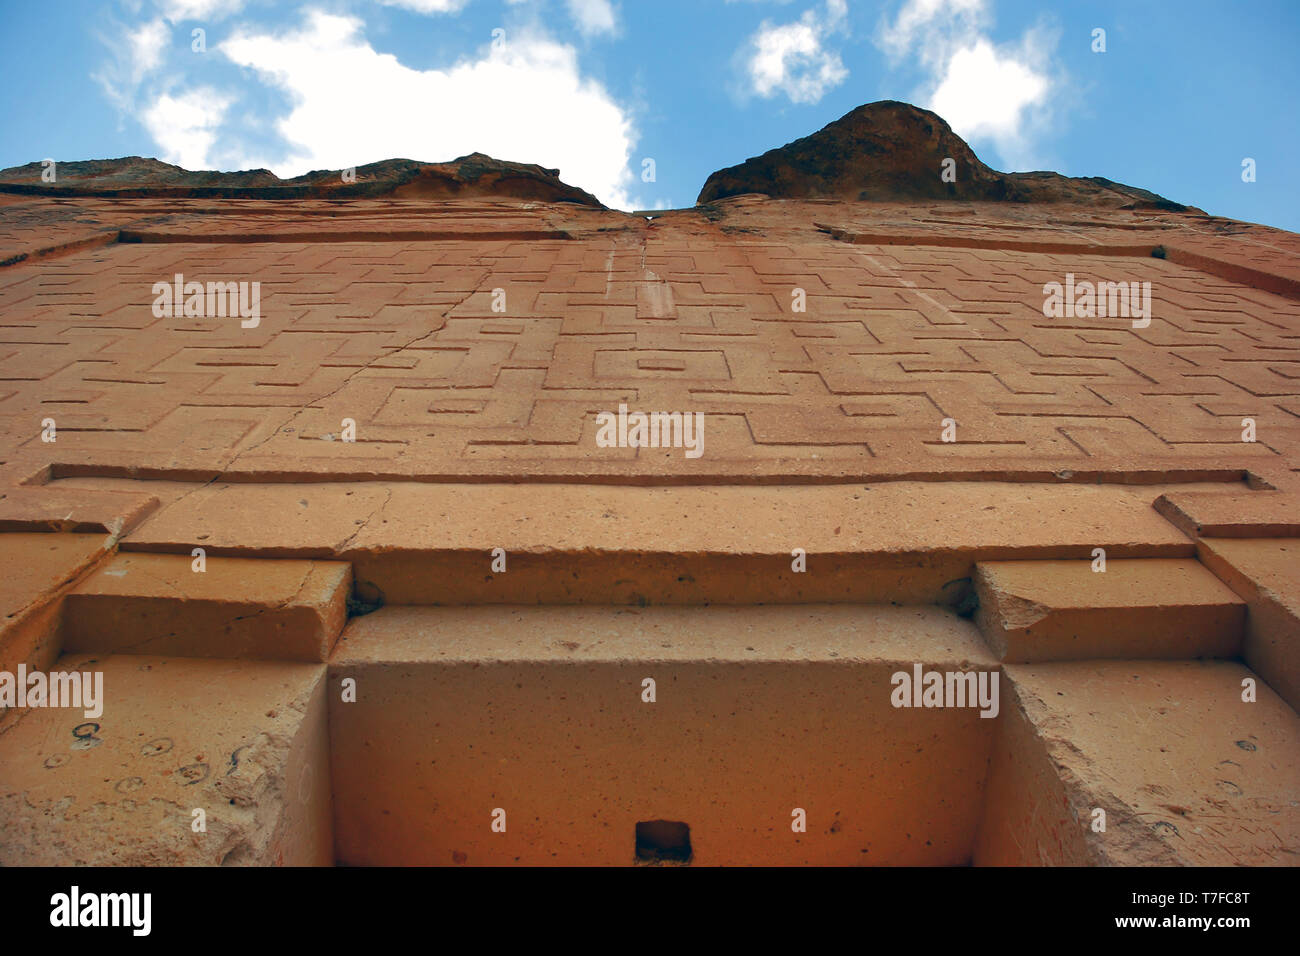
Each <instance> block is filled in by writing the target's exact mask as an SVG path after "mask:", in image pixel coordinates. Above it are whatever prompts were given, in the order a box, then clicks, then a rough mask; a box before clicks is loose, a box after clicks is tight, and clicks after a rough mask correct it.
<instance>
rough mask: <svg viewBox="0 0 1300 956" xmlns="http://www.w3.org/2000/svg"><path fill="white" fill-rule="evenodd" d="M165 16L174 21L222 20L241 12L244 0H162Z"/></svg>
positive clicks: (161, 4) (160, 4)
mask: <svg viewBox="0 0 1300 956" xmlns="http://www.w3.org/2000/svg"><path fill="white" fill-rule="evenodd" d="M158 5H159V7H161V8H162V13H163V16H164V17H166V18H167V19H168V20H170V21H171V22H172V23H179V22H180V21H181V20H220V19H221V18H222V17H227V16H230V14H232V13H237V12H239V9H240V7H242V6H243V5H244V0H161V2H160V3H159V4H158Z"/></svg>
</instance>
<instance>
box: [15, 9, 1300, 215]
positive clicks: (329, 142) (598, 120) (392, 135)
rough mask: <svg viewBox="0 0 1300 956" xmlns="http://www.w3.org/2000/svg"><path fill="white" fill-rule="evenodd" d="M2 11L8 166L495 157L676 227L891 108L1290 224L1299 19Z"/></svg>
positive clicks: (293, 169)
mask: <svg viewBox="0 0 1300 956" xmlns="http://www.w3.org/2000/svg"><path fill="white" fill-rule="evenodd" d="M0 9H3V13H2V14H0V17H2V18H3V20H2V21H0V23H2V25H3V29H0V73H2V74H3V80H4V82H3V83H0V166H12V165H18V164H21V163H26V162H31V161H33V160H39V159H43V158H46V157H51V158H54V159H56V160H64V161H66V160H73V159H89V158H107V157H116V156H126V155H134V154H138V155H145V156H157V157H159V158H161V159H165V160H167V161H170V162H175V163H177V164H179V165H183V166H186V167H188V168H218V169H238V168H248V167H259V166H265V167H268V168H270V169H273V170H274V171H275V172H276V173H278V174H279V175H281V176H291V175H297V174H299V173H302V172H305V171H307V170H309V169H317V168H341V167H346V166H354V165H361V164H363V163H367V162H372V161H375V160H379V159H387V158H392V157H405V158H410V159H420V160H428V161H438V160H446V159H451V158H454V157H455V156H459V155H462V154H464V153H468V152H472V151H474V150H480V151H483V152H487V153H490V154H492V155H494V156H498V157H500V158H503V159H513V160H519V161H524V162H536V163H540V164H542V165H545V166H558V167H559V168H560V170H561V176H562V178H564V179H565V180H566V181H568V182H570V183H573V184H574V185H577V186H581V187H583V188H585V189H588V190H590V191H591V192H593V193H595V194H596V195H597V196H598V197H599V198H600V199H602V200H603V201H604V202H606V203H608V204H610V205H614V206H618V207H621V208H662V207H666V206H688V205H690V204H691V203H693V202H694V199H695V196H696V194H697V193H698V191H699V188H700V186H701V185H702V184H703V183H704V180H705V178H706V177H707V176H708V174H709V173H710V172H712V171H713V170H715V169H718V168H720V167H723V166H728V165H732V164H734V163H737V162H740V161H742V160H744V159H745V158H747V157H749V156H753V155H756V154H758V153H760V152H763V151H764V150H766V149H770V148H772V147H774V146H779V145H781V144H783V143H786V142H788V141H790V140H792V139H795V138H798V137H799V136H803V135H806V134H807V133H810V132H812V131H814V130H816V129H819V128H820V127H822V126H823V125H825V124H826V123H828V122H830V121H831V120H833V119H836V118H837V117H839V116H841V115H843V114H844V113H846V112H848V111H849V110H851V109H853V108H854V107H855V106H858V105H860V104H862V103H866V102H871V101H873V100H878V99H901V100H905V101H908V102H912V103H916V104H917V105H920V106H926V107H928V108H931V109H934V110H935V111H936V112H938V113H939V114H940V115H942V116H943V117H944V118H945V119H947V120H948V121H949V122H950V123H951V124H952V126H953V128H954V129H955V130H956V131H957V132H958V133H959V134H961V135H962V136H964V137H965V138H966V139H967V140H968V141H969V142H970V143H971V145H972V146H973V147H974V148H975V150H976V152H977V153H978V154H979V155H980V157H981V158H982V159H983V160H984V161H985V162H986V163H988V164H989V165H991V166H994V167H996V168H999V169H1003V170H1020V169H1053V170H1057V171H1059V172H1062V173H1066V174H1069V175H1077V176H1085V175H1098V176H1106V177H1108V178H1110V179H1114V180H1117V181H1120V182H1124V183H1129V184H1131V185H1135V186H1142V187H1145V188H1148V189H1152V190H1154V191H1156V192H1158V193H1161V194H1162V195H1165V196H1167V197H1169V198H1171V199H1174V200H1177V201H1180V202H1185V203H1189V204H1191V205H1196V206H1200V207H1201V208H1203V209H1205V210H1206V211H1208V212H1211V213H1215V214H1218V215H1224V216H1230V217H1233V218H1237V219H1244V220H1248V221H1252V222H1262V223H1267V224H1269V225H1275V226H1280V227H1283V228H1288V229H1291V230H1295V231H1300V189H1297V183H1298V181H1300V159H1298V157H1300V123H1297V120H1296V116H1297V104H1296V99H1297V94H1298V93H1300V82H1297V81H1298V80H1300V56H1297V55H1296V51H1297V50H1298V49H1300V3H1297V2H1295V0H1257V2H1251V3H1249V4H1245V3H1242V4H1236V3H1222V2H1219V3H1212V2H1205V0H1177V2H1175V0H1169V2H1142V0H1081V2H1064V3H1054V4H1042V5H1038V4H1030V3H1023V2H1015V0H890V2H863V0H818V2H812V0H513V2H512V0H386V2H378V0H307V2H304V3H265V2H259V0H123V2H117V3H111V2H110V3H92V2H78V0H72V2H67V3H62V4H60V5H58V7H57V12H53V11H54V9H55V8H51V7H50V6H48V5H45V4H37V3H28V2H21V3H20V2H12V0H4V3H3V6H2V7H0ZM1096 29H1102V30H1104V31H1105V52H1104V53H1103V52H1094V50H1093V46H1094V44H1095V40H1094V30H1096ZM195 30H202V31H204V32H203V36H202V40H203V43H202V46H203V50H202V51H196V50H195V49H194V46H195V45H196V41H195V38H194V31H195ZM494 31H500V32H496V33H494ZM1246 158H1251V159H1254V160H1255V168H1256V180H1255V181H1254V182H1243V181H1242V162H1243V160H1244V159H1246ZM647 159H652V160H653V161H654V167H653V173H654V177H653V180H652V181H651V180H648V179H647V178H646V174H647V172H648V168H647V165H646V163H645V160H647Z"/></svg>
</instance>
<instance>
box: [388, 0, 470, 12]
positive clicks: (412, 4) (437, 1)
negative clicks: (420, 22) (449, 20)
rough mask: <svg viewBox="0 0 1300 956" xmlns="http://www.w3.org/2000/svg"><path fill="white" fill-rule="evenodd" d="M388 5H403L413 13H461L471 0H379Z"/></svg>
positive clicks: (402, 6)
mask: <svg viewBox="0 0 1300 956" xmlns="http://www.w3.org/2000/svg"><path fill="white" fill-rule="evenodd" d="M379 2H380V3H382V4H383V5H384V6H386V7H401V8H403V9H404V10H410V11H412V12H413V13H425V14H429V13H459V12H460V9H461V8H462V7H464V6H465V4H467V3H468V2H469V0H379Z"/></svg>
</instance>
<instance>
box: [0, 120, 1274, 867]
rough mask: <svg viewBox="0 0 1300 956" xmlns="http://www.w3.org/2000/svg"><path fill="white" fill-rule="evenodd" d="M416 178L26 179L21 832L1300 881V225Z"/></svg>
mask: <svg viewBox="0 0 1300 956" xmlns="http://www.w3.org/2000/svg"><path fill="white" fill-rule="evenodd" d="M890 108H891V109H893V108H894V107H890ZM905 112H906V111H903V113H902V114H900V115H905ZM869 113H870V111H868V112H867V114H863V115H868V114H869ZM945 128H946V127H945ZM949 132H950V131H949ZM962 147H963V148H965V146H964V144H962ZM918 148H919V147H918ZM971 156H972V157H973V154H971ZM779 158H780V157H778V159H779ZM466 159H467V160H472V163H479V162H487V163H493V162H495V161H493V160H490V158H487V157H467V158H466ZM913 159H914V157H911V156H910V154H909V156H903V157H901V158H899V157H893V160H894V161H893V163H892V165H890V166H889V169H892V170H894V171H895V172H897V171H899V170H902V171H904V172H905V171H906V170H908V169H910V168H912V166H911V163H912V160H913ZM931 159H933V157H929V156H926V157H924V160H925V162H926V163H930V161H931ZM458 162H459V161H458ZM378 165H379V166H383V167H384V168H385V169H387V170H388V172H387V173H384V175H389V174H390V173H391V174H392V176H395V177H396V178H391V179H390V180H384V181H383V182H380V181H379V180H373V181H370V183H369V185H366V184H365V183H363V184H362V185H363V186H365V187H366V188H365V189H360V188H359V189H358V190H354V191H350V192H348V191H333V192H331V191H330V190H329V189H326V188H325V187H323V186H321V187H319V188H317V186H315V185H312V186H310V188H307V187H303V188H304V191H302V192H300V193H298V194H294V195H293V196H289V197H288V198H265V197H268V196H270V195H271V193H265V192H259V189H260V187H257V186H256V184H253V185H252V186H250V187H249V188H248V189H246V190H243V191H242V192H241V191H226V192H225V193H222V194H220V195H218V194H215V193H212V194H207V193H204V192H203V191H202V190H201V189H197V188H190V187H188V186H184V185H181V186H172V187H166V188H164V187H162V186H159V187H157V188H153V187H151V186H150V185H149V183H148V182H139V183H134V184H133V185H131V188H129V189H122V190H120V191H119V192H118V193H114V191H113V189H112V188H109V186H105V185H103V184H100V185H99V186H95V184H94V183H91V184H89V185H87V184H85V183H83V184H81V186H80V187H79V186H78V184H77V183H76V182H75V181H74V182H73V183H72V184H71V185H69V186H63V185H60V187H59V190H58V191H55V192H49V193H42V192H41V191H40V190H39V189H36V188H28V187H27V186H23V185H21V184H19V185H14V183H15V181H14V180H13V178H12V176H10V177H9V178H7V179H6V178H5V177H0V327H2V329H0V331H2V332H3V336H0V338H2V339H3V343H4V347H3V350H0V379H3V384H4V387H3V388H0V450H2V451H3V454H0V572H3V573H0V597H3V603H4V606H5V616H4V620H3V623H2V624H0V834H2V836H0V865H9V864H15V863H16V864H27V863H52V864H96V865H98V864H122V863H144V864H177V863H183V864H197V865H216V864H220V863H226V864H250V865H264V864H265V865H276V864H299V863H301V864H330V863H343V864H360V865H364V864H389V863H391V864H438V865H457V864H470V865H475V864H486V863H498V864H510V865H513V864H527V865H546V864H587V863H591V864H608V865H632V864H635V863H638V862H647V861H652V862H676V863H682V862H690V863H695V864H700V865H712V864H734V865H744V864H783V865H784V864H789V865H796V864H797V865H805V864H867V865H872V864H926V865H961V864H969V863H974V864H977V865H979V864H991V865H1008V864H1015V865H1047V864H1082V865H1103V864H1115V863H1120V864H1144V865H1145V864H1225V865H1235V864H1244V865H1252V866H1255V865H1267V866H1273V865H1291V864H1295V863H1297V862H1300V815H1298V814H1297V809H1296V808H1297V806H1298V805H1300V721H1298V719H1297V716H1296V707H1297V706H1300V624H1298V623H1297V622H1300V571H1298V570H1297V569H1298V568H1300V564H1297V561H1296V551H1297V548H1298V547H1300V539H1297V538H1296V534H1297V530H1298V529H1300V509H1297V502H1300V476H1298V471H1300V387H1298V386H1297V384H1296V383H1297V381H1298V380H1297V377H1296V373H1295V369H1296V363H1297V362H1300V236H1296V235H1293V234H1290V233H1286V232H1282V231H1280V230H1276V229H1270V228H1267V227H1263V226H1256V225H1251V224H1247V223H1237V222H1231V221H1228V220H1224V219H1220V218H1217V217H1214V216H1210V215H1207V214H1205V213H1203V212H1201V211H1200V210H1197V209H1192V208H1185V207H1180V206H1177V205H1176V204H1172V203H1168V202H1167V201H1163V200H1160V198H1159V197H1155V196H1154V195H1153V194H1150V193H1145V192H1144V191H1141V190H1133V189H1132V188H1131V187H1120V186H1118V185H1117V184H1111V187H1114V188H1110V187H1107V188H1101V187H1099V186H1096V185H1095V184H1092V185H1089V181H1083V180H1064V179H1061V180H1060V181H1059V182H1058V181H1056V180H1051V181H1048V180H1041V182H1040V180H1037V179H1033V177H1031V178H1030V179H1029V180H1026V179H1023V178H1022V179H1020V180H1015V179H1010V178H1008V177H1006V176H1004V174H1001V173H995V172H993V171H989V170H987V167H984V168H983V169H984V173H987V174H988V176H987V177H986V178H985V180H982V182H984V184H985V186H988V184H989V183H993V184H994V185H996V183H998V182H1003V183H1006V182H1011V183H1013V184H1015V183H1019V184H1020V185H1019V186H1016V187H1015V188H1017V189H1027V190H1030V192H1032V193H1033V194H1032V195H1030V194H1029V193H1026V194H1025V195H1022V196H1020V198H1021V199H1023V200H1024V201H1015V202H1011V201H992V200H990V199H989V198H988V194H987V192H985V193H981V194H980V196H979V198H976V199H962V198H961V196H960V195H959V194H957V193H956V192H955V191H948V192H947V193H945V194H943V195H938V196H931V195H930V194H929V193H926V192H924V191H922V193H920V194H918V193H916V192H915V191H913V192H911V193H907V194H902V193H900V194H898V195H896V196H894V197H892V198H891V197H890V196H884V197H879V196H877V197H875V201H861V200H860V199H855V198H853V197H854V196H855V195H859V194H858V193H855V192H854V189H856V186H855V185H854V184H852V183H849V184H840V185H842V186H843V188H834V189H832V188H831V187H835V186H836V184H834V183H831V184H830V185H829V186H827V185H826V184H824V183H803V184H795V185H801V189H800V190H794V191H793V192H794V193H797V195H786V196H782V195H767V194H758V193H754V192H747V193H746V192H738V190H741V189H742V188H745V183H746V182H751V180H750V179H746V178H745V177H746V176H748V175H752V169H751V170H750V171H749V172H747V171H746V169H745V168H742V167H735V168H733V169H731V170H727V171H723V172H724V173H725V175H722V174H721V173H720V174H718V175H717V176H716V177H715V178H714V179H712V180H711V183H712V185H711V186H709V187H708V188H707V190H706V192H707V195H706V196H705V201H702V202H701V203H699V204H698V205H696V206H695V207H693V208H689V209H678V210H671V211H663V212H656V213H650V214H641V215H632V214H628V213H623V212H618V211H614V210H609V209H605V208H603V207H601V206H599V204H597V203H595V202H594V200H591V198H590V197H589V196H586V194H585V193H581V192H580V191H575V190H572V189H571V187H568V186H565V185H564V184H563V183H560V182H559V180H558V179H557V178H556V177H555V176H554V175H553V174H552V173H551V172H549V171H546V170H542V169H540V167H533V168H532V170H533V171H532V172H529V173H528V175H527V177H526V178H527V183H528V185H527V186H526V187H525V186H516V187H513V188H515V193H514V194H512V193H511V187H508V186H496V185H492V183H491V182H489V183H487V184H486V185H483V186H482V187H481V188H477V187H476V188H475V189H472V190H467V189H463V188H460V186H458V185H457V182H458V181H457V180H456V178H455V177H456V176H457V175H459V174H458V173H455V172H454V170H452V171H449V170H451V167H452V166H453V165H454V164H443V165H442V166H438V167H434V166H431V165H428V164H424V165H422V164H414V163H408V164H406V165H405V166H403V165H402V164H401V162H396V165H393V164H378ZM774 168H776V169H777V171H778V172H779V164H778V167H774ZM855 168H856V167H855ZM926 168H931V167H930V166H927V167H926ZM934 168H937V159H936V160H934ZM393 170H397V172H396V173H393ZM10 172H11V173H12V171H10ZM182 172H183V171H182ZM867 172H870V170H867ZM313 175H314V174H313ZM376 175H378V174H376ZM982 175H983V174H982ZM1033 175H1034V176H1037V175H1038V174H1033ZM1044 175H1046V174H1044ZM990 177H991V178H990ZM997 177H1002V179H1000V180H999V179H997ZM1031 180H1032V181H1031ZM504 181H505V180H502V182H504ZM778 181H779V176H776V175H775V174H774V178H773V179H772V182H773V183H777V182H778ZM485 182H486V181H485ZM492 182H496V180H493V181H492ZM376 183H378V185H376ZM1026 183H1028V185H1026ZM1036 183H1037V184H1038V185H1042V186H1043V189H1042V190H1039V189H1038V185H1035V184H1036ZM385 184H386V185H385ZM1043 184H1045V185H1043ZM110 185H111V184H110ZM922 185H923V186H925V188H926V189H929V188H930V185H932V184H922ZM380 186H383V187H384V189H388V190H389V191H388V192H384V191H383V190H381V189H380V188H379V187H380ZM813 186H816V187H817V188H816V189H814V188H813ZM1031 186H1033V189H1030V187H1031ZM92 187H94V188H92ZM101 187H102V188H101ZM824 187H825V188H824ZM773 188H774V189H775V186H774V187H773ZM989 188H990V189H991V188H993V187H992V186H990V187H989ZM367 190H368V191H367ZM827 190H829V192H828V191H827ZM584 197H585V198H584ZM178 276H180V277H182V279H181V280H177V277H178ZM176 281H182V282H190V281H195V282H200V283H236V284H238V283H257V289H258V290H259V291H258V298H257V303H258V305H257V309H256V314H255V315H253V314H249V315H247V316H240V315H224V316H223V315H220V314H208V313H207V311H206V301H200V302H199V303H198V305H199V308H198V309H197V310H196V311H193V312H191V313H190V314H186V310H185V309H184V308H183V307H182V308H181V309H180V310H179V311H168V310H166V309H162V308H160V307H158V301H157V300H158V297H159V293H158V292H157V291H156V290H155V285H156V284H159V283H161V284H162V287H163V288H166V289H170V288H173V287H174V283H175V282H176ZM1067 282H1068V283H1071V284H1073V283H1076V282H1077V283H1083V282H1091V283H1120V282H1123V283H1136V284H1138V288H1141V286H1142V284H1143V283H1149V290H1150V311H1149V314H1148V315H1147V316H1146V317H1145V318H1147V319H1149V321H1145V319H1135V318H1134V317H1132V316H1129V315H1115V314H1113V313H1112V314H1110V315H1104V316H1095V315H1092V316H1088V315H1084V316H1079V315H1068V316H1067V315H1061V316H1053V315H1049V314H1048V312H1050V309H1049V308H1047V297H1048V289H1049V288H1050V287H1051V284H1053V283H1067ZM1112 291H1113V290H1112ZM1103 297H1104V296H1103ZM1135 302H1136V299H1135ZM199 313H202V314H199ZM620 406H625V407H626V410H627V411H629V412H631V413H637V412H644V413H647V414H650V413H656V412H658V413H664V414H672V413H679V414H681V415H684V416H688V417H690V416H698V420H699V421H700V422H702V425H701V426H700V430H699V431H698V432H696V433H695V438H696V439H698V443H697V445H696V446H695V450H696V451H698V452H699V454H698V455H696V454H694V453H693V452H691V449H690V447H688V446H687V444H686V443H685V442H684V441H683V442H678V443H676V444H673V443H672V442H669V443H668V444H667V445H663V444H662V443H661V444H658V445H650V444H646V445H645V446H638V445H636V444H631V445H629V444H627V443H626V442H624V443H621V444H620V443H615V444H614V445H613V446H612V447H611V445H610V443H609V442H608V441H606V440H605V439H606V438H608V437H609V436H610V434H611V432H610V430H609V428H608V427H607V420H606V416H608V415H611V414H617V413H618V411H619V409H620ZM691 420H692V421H694V420H695V418H691ZM665 434H668V435H670V434H671V433H670V432H666V433H665ZM678 437H679V438H680V437H682V436H681V435H680V434H679V435H678ZM196 549H201V553H202V556H203V558H204V561H205V562H206V566H205V568H204V569H201V570H200V569H197V568H196V566H195V563H194V556H195V552H196ZM1097 549H1101V550H1102V551H1104V553H1105V558H1106V561H1107V562H1108V568H1107V570H1106V572H1105V573H1095V572H1094V571H1093V570H1092V565H1093V562H1094V561H1095V559H1096V553H1097ZM913 667H917V668H920V669H921V671H934V672H936V673H937V674H938V675H939V677H940V678H941V681H940V683H941V685H942V687H941V688H940V689H941V691H942V692H941V693H940V695H939V698H938V702H937V703H935V704H934V705H933V706H931V705H921V704H918V705H917V706H908V707H904V706H901V705H899V704H898V703H896V702H895V701H894V699H893V697H892V695H893V692H894V689H895V687H894V683H895V679H896V678H897V677H898V675H900V674H901V675H904V677H906V676H907V675H910V674H912V673H913V670H912V669H913ZM20 669H23V670H24V672H30V671H33V670H37V671H41V672H42V673H45V672H48V673H50V674H53V673H55V672H70V671H72V670H74V669H78V670H86V671H88V672H97V673H101V674H102V675H103V677H104V678H105V698H104V700H103V708H104V709H103V714H102V716H100V717H96V718H95V719H94V720H93V721H90V719H89V718H85V717H84V716H83V715H82V712H81V710H79V709H76V708H73V709H71V710H69V709H66V708H63V707H56V706H45V705H44V704H43V703H41V702H36V703H33V702H32V701H30V700H27V701H26V702H25V703H24V702H20V701H19V699H18V698H17V697H16V696H15V697H13V699H12V700H10V699H8V698H6V697H5V696H4V695H5V694H8V693H12V692H13V688H14V686H15V685H14V684H13V678H12V675H16V674H17V673H18V672H19V670H20ZM918 673H919V672H918ZM967 673H968V674H969V675H970V676H971V679H972V680H975V679H976V678H977V677H979V675H983V678H984V679H985V680H986V681H988V680H991V679H992V678H994V677H996V678H997V681H998V682H997V683H996V684H995V685H994V686H997V687H998V688H999V690H1000V694H1001V698H1000V702H999V706H998V707H997V708H996V713H990V714H989V715H988V716H987V717H983V716H981V715H980V713H979V712H978V711H977V710H976V709H974V708H973V707H972V706H970V702H969V701H966V702H964V703H962V702H960V699H959V698H953V697H952V696H951V694H949V696H947V697H945V696H944V694H945V693H948V691H949V690H951V689H952V688H953V687H955V686H960V685H959V683H958V684H954V683H953V682H952V680H951V679H950V678H952V676H953V675H954V674H956V675H958V677H960V675H961V674H967ZM6 675H11V676H10V677H8V678H7V677H6ZM945 675H947V678H949V680H948V683H947V684H944V683H943V680H942V679H943V678H944V676H945ZM646 678H653V679H654V680H655V682H656V688H657V689H656V695H655V697H654V699H653V700H652V701H651V700H645V699H643V697H642V693H643V691H644V687H643V681H644V680H645V679H646ZM918 680H919V678H918ZM6 681H9V683H6ZM6 688H8V689H6ZM1248 688H1253V690H1251V693H1250V694H1249V695H1247V689H1248ZM919 693H920V692H919V690H918V695H919ZM1247 696H1249V699H1247ZM916 700H917V701H921V700H922V698H921V697H920V696H918V697H917V698H916ZM90 723H93V724H94V727H93V729H92V728H90V727H89V724H90ZM161 740H167V741H169V742H170V749H169V750H167V751H165V752H164V751H162V750H159V749H158V748H157V747H154V748H153V749H150V742H151V741H161ZM159 746H161V745H159ZM142 748H143V749H142ZM173 751H174V752H173ZM164 753H166V756H165V757H164V756H160V755H161V754H164ZM51 761H52V763H51ZM203 768H207V769H206V770H205V769H203ZM190 778H193V779H190ZM195 809H206V811H207V813H208V817H207V819H208V821H209V823H208V829H207V831H206V832H205V833H200V832H197V831H194V830H193V829H192V828H191V816H192V811H194V810H195ZM498 810H499V811H501V814H500V817H499V819H498V814H497V811H498ZM796 810H802V811H803V812H804V824H805V825H804V827H803V828H802V829H800V828H799V822H800V820H799V815H798V814H797V813H795V812H794V811H796ZM1097 810H1104V811H1105V815H1106V820H1107V821H1108V823H1107V826H1106V827H1105V829H1103V830H1099V829H1096V828H1095V827H1094V824H1095V821H1096V816H1095V811H1097ZM687 832H688V833H689V845H686V844H682V845H678V844H677V843H673V845H672V846H668V845H667V842H664V841H667V838H666V837H663V834H665V833H673V834H678V835H679V836H681V835H682V834H686V833H687ZM638 834H640V835H638ZM677 838H678V837H674V838H673V839H674V840H676V839H677ZM681 838H682V839H683V840H684V839H685V837H684V836H682V837H681ZM657 841H658V842H657ZM669 842H671V841H669Z"/></svg>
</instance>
